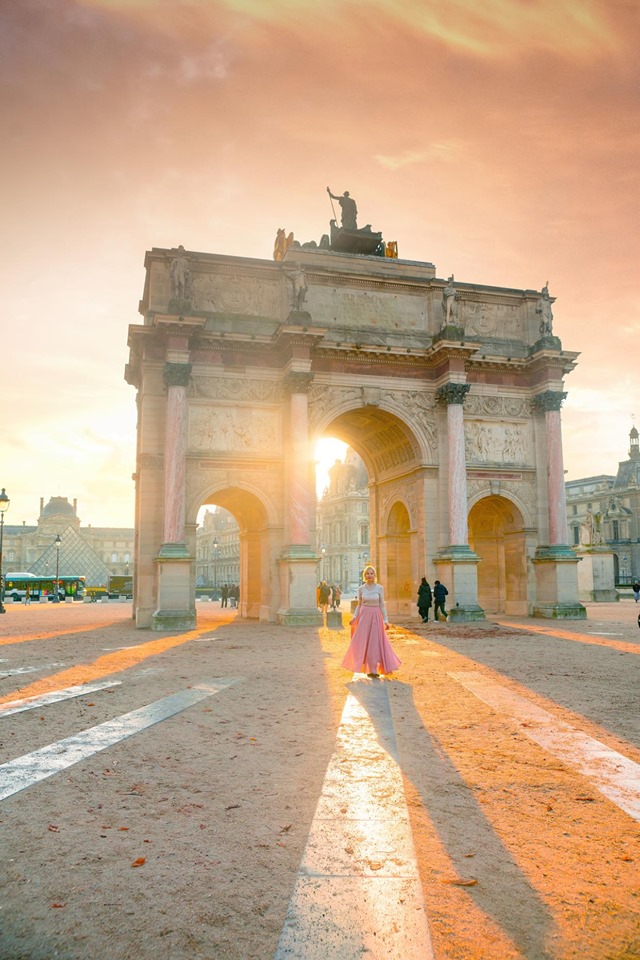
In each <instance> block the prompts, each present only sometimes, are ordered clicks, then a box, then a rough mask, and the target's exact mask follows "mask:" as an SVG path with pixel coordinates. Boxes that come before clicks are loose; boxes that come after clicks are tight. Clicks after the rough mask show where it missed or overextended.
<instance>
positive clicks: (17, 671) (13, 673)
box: [0, 663, 64, 680]
mask: <svg viewBox="0 0 640 960" xmlns="http://www.w3.org/2000/svg"><path fill="white" fill-rule="evenodd" d="M52 667H64V663H43V664H41V666H39V667H12V668H11V669H9V670H3V669H2V668H0V680H3V679H4V678H5V677H19V676H21V675H22V674H24V673H39V672H41V671H42V670H51V669H52Z"/></svg>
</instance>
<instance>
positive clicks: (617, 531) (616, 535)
mask: <svg viewBox="0 0 640 960" xmlns="http://www.w3.org/2000/svg"><path fill="white" fill-rule="evenodd" d="M611 526H612V528H613V539H614V540H619V539H620V524H619V523H618V521H617V520H614V521H613V522H612V523H611Z"/></svg>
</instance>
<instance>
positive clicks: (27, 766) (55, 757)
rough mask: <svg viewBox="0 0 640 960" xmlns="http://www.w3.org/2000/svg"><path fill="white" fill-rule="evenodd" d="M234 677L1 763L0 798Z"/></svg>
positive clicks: (227, 684)
mask: <svg viewBox="0 0 640 960" xmlns="http://www.w3.org/2000/svg"><path fill="white" fill-rule="evenodd" d="M237 682H238V681H237V680H234V679H229V680H212V681H210V682H208V683H199V684H197V685H196V686H194V687H193V688H192V689H191V690H182V691H181V692H180V693H174V694H171V696H168V697H164V698H163V699H162V700H156V702H155V703H150V704H148V706H146V707H140V708H139V709H138V710H132V711H131V713H125V714H123V716H121V717H116V718H115V719H114V720H108V721H107V722H106V723H100V724H98V726H96V727H91V728H90V729H89V730H85V731H83V732H82V733H78V734H75V735H74V736H72V737H67V738H66V739H64V740H59V741H58V742H57V743H52V744H49V746H47V747H42V748H41V749H40V750H34V752H33V753H27V754H25V755H24V756H22V757H18V758H17V759H16V760H11V761H10V762H9V763H3V764H2V765H1V766H0V800H6V798H7V797H11V796H13V794H14V793H18V792H19V791H20V790H24V789H25V788H26V787H31V786H33V784H34V783H38V782H39V781H40V780H45V779H46V778H47V777H51V776H53V774H55V773H59V772H60V771H61V770H65V769H66V768H67V767H71V766H73V764H74V763H79V762H80V761H81V760H86V759H87V757H91V756H93V754H95V753H99V752H100V751H101V750H106V749H107V747H112V746H113V745H114V744H116V743H118V742H119V741H120V740H125V739H126V738H127V737H132V736H133V735H134V734H136V733H140V731H141V730H145V729H146V728H147V727H151V726H153V725H154V724H156V723H160V721H161V720H166V719H167V718H168V717H173V716H174V715H175V714H177V713H181V712H182V711H183V710H186V709H187V708H188V707H191V706H193V705H194V704H195V703H198V702H199V701H200V700H206V699H207V698H208V697H211V696H213V694H214V693H219V691H220V690H225V689H226V688H227V687H230V686H231V685H232V684H234V683H237Z"/></svg>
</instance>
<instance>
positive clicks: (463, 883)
mask: <svg viewBox="0 0 640 960" xmlns="http://www.w3.org/2000/svg"><path fill="white" fill-rule="evenodd" d="M442 882H443V883H449V884H451V886H453V887H475V886H476V884H477V882H478V881H477V880H474V879H469V880H460V879H458V877H455V878H454V879H453V880H449V879H447V880H443V881H442Z"/></svg>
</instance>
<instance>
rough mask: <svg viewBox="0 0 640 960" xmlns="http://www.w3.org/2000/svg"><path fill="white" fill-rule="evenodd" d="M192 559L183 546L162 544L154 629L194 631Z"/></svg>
mask: <svg viewBox="0 0 640 960" xmlns="http://www.w3.org/2000/svg"><path fill="white" fill-rule="evenodd" d="M192 562H193V561H192V558H191V556H190V555H189V552H188V550H187V548H186V546H185V544H184V543H163V544H162V546H161V548H160V551H159V553H158V556H157V557H156V570H157V577H158V607H157V609H156V610H155V611H154V613H153V616H152V618H151V629H152V630H192V629H193V628H194V627H195V625H196V610H195V595H194V593H193V586H192V576H191V574H192V570H191V565H192Z"/></svg>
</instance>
